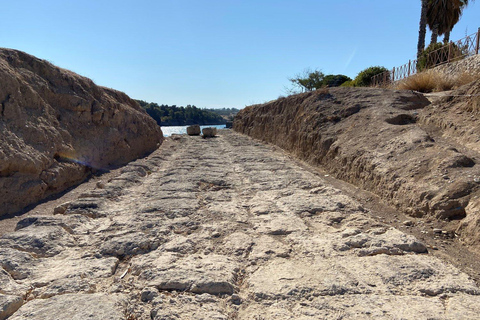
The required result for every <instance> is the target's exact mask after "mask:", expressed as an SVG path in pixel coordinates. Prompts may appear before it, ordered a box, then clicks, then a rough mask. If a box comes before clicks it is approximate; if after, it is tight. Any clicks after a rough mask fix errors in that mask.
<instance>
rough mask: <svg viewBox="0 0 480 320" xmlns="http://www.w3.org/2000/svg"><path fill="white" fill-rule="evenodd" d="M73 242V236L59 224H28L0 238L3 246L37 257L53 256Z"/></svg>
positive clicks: (0, 243)
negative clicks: (28, 225)
mask: <svg viewBox="0 0 480 320" xmlns="http://www.w3.org/2000/svg"><path fill="white" fill-rule="evenodd" d="M74 244H75V240H74V238H73V237H72V236H71V235H70V234H69V233H68V232H67V231H65V229H63V228H62V227H60V226H30V227H27V228H23V229H20V230H18V231H16V232H13V233H10V234H7V235H4V236H3V237H2V238H1V239H0V245H1V246H3V247H10V248H13V249H17V250H21V251H26V252H29V253H31V254H34V255H35V256H39V257H47V256H54V255H56V254H59V253H60V252H61V251H62V250H63V249H64V248H66V247H70V246H73V245H74Z"/></svg>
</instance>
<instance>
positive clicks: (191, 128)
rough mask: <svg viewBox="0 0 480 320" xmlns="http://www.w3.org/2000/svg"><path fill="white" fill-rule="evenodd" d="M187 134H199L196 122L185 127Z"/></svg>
mask: <svg viewBox="0 0 480 320" xmlns="http://www.w3.org/2000/svg"><path fill="white" fill-rule="evenodd" d="M187 134H188V135H189V136H199V135H200V126H199V125H198V124H195V125H193V126H188V127H187Z"/></svg>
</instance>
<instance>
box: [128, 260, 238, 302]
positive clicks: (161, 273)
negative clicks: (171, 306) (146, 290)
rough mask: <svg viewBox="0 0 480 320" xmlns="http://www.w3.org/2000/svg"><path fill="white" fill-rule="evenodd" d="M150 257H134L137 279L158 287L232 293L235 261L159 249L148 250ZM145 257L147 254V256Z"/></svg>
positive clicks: (210, 292) (195, 291)
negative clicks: (160, 250)
mask: <svg viewBox="0 0 480 320" xmlns="http://www.w3.org/2000/svg"><path fill="white" fill-rule="evenodd" d="M150 256H151V257H149V258H153V259H151V260H150V261H148V260H147V261H145V260H143V259H134V260H133V261H132V266H133V270H134V272H136V273H138V274H139V278H140V279H145V280H146V281H147V283H148V284H149V286H153V287H156V288H158V289H159V290H176V291H190V292H193V293H209V294H232V293H233V291H234V289H235V288H234V278H235V273H236V270H237V268H236V264H235V262H234V261H232V260H230V259H228V258H226V257H223V256H220V255H214V254H209V255H189V256H188V257H186V258H182V257H181V256H179V255H176V254H171V255H169V256H168V263H162V262H163V261H164V260H165V257H164V254H163V253H162V252H153V253H152V254H150ZM147 259H148V258H147Z"/></svg>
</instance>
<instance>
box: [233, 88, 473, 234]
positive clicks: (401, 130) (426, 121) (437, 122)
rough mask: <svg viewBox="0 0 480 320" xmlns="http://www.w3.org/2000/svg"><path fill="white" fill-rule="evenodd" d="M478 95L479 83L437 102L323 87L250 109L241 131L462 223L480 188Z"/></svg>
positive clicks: (411, 207)
mask: <svg viewBox="0 0 480 320" xmlns="http://www.w3.org/2000/svg"><path fill="white" fill-rule="evenodd" d="M478 93H480V82H474V83H472V84H470V85H467V86H464V87H462V88H460V89H458V90H457V91H456V92H454V93H452V94H451V95H452V96H458V97H456V98H455V97H452V96H448V97H445V98H443V99H440V100H437V102H435V104H431V103H430V102H429V100H427V98H426V97H425V96H423V95H421V94H418V93H414V92H409V91H392V90H387V89H376V88H332V89H325V90H318V91H314V92H308V93H304V94H299V95H295V96H291V97H288V98H283V99H279V100H276V101H272V102H269V103H266V104H263V105H255V106H251V107H247V108H245V109H244V110H242V111H241V112H240V113H239V114H237V116H236V118H235V122H234V129H235V130H236V131H239V132H242V133H245V134H248V135H250V136H252V137H254V138H257V139H260V140H263V141H266V142H270V143H273V144H275V145H278V146H280V147H281V148H283V149H285V150H287V151H289V152H291V153H293V154H295V155H296V156H298V157H299V158H301V159H304V160H306V161H308V162H309V163H311V164H314V165H320V166H322V167H323V168H325V169H326V170H327V171H328V172H331V173H333V174H334V175H335V176H336V177H338V178H340V179H343V180H345V181H348V182H351V183H353V184H355V185H357V186H359V187H361V188H363V189H364V190H368V191H372V192H374V193H376V194H377V195H379V196H380V197H381V198H383V199H384V200H387V201H388V202H389V203H390V204H392V205H394V206H396V207H397V208H400V209H402V210H404V211H406V212H408V213H409V214H410V215H412V216H416V217H423V216H433V217H436V218H438V219H448V220H457V219H463V218H465V216H467V215H468V212H467V210H466V208H467V205H468V204H469V201H470V199H471V198H472V197H473V196H474V195H475V194H477V192H478V190H479V187H480V185H479V183H480V167H479V166H478V165H476V163H477V162H478V159H479V158H478V152H480V147H479V145H478V141H479V140H478V136H479V131H480V125H479V123H480V122H479V120H480V119H479V113H478V110H479V103H478ZM470 220H472V221H473V220H474V219H473V218H470ZM475 221H476V222H472V223H477V224H478V221H477V220H475ZM464 228H466V227H465V226H464ZM476 237H477V239H480V238H479V237H478V235H477V236H476Z"/></svg>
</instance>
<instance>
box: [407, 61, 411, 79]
mask: <svg viewBox="0 0 480 320" xmlns="http://www.w3.org/2000/svg"><path fill="white" fill-rule="evenodd" d="M411 64H412V60H408V72H407V77H410V65H411Z"/></svg>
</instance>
